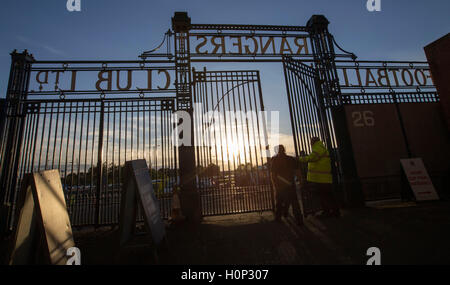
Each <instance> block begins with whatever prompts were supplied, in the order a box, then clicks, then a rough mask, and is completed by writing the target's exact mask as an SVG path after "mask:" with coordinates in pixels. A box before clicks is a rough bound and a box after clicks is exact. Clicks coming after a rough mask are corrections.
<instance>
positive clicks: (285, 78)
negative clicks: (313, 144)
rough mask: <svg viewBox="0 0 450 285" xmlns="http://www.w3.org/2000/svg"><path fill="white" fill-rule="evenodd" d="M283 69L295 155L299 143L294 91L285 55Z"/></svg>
mask: <svg viewBox="0 0 450 285" xmlns="http://www.w3.org/2000/svg"><path fill="white" fill-rule="evenodd" d="M283 70H284V82H285V83H286V92H287V97H288V104H289V116H290V118H291V128H292V132H293V134H292V135H293V137H294V148H295V155H296V156H298V155H299V153H298V144H297V130H296V128H295V123H294V114H293V110H292V106H293V105H292V99H291V97H292V91H291V88H290V81H289V80H288V79H289V77H288V72H289V71H288V70H287V66H286V57H283Z"/></svg>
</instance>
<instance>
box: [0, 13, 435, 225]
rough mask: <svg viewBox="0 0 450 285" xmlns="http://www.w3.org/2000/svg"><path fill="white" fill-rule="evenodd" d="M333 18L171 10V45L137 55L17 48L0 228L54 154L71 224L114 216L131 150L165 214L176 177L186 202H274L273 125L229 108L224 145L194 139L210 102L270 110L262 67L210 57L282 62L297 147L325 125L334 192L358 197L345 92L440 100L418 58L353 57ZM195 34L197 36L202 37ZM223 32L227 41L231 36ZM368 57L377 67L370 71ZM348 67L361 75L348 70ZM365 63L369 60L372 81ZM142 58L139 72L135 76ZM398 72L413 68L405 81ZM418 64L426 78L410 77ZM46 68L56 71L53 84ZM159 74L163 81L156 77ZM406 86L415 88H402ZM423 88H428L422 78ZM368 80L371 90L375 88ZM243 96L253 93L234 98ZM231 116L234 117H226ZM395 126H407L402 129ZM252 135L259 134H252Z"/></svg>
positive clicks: (190, 208)
mask: <svg viewBox="0 0 450 285" xmlns="http://www.w3.org/2000/svg"><path fill="white" fill-rule="evenodd" d="M328 24H329V22H328V21H327V20H326V18H325V17H324V16H320V15H314V16H312V17H311V19H310V20H309V21H308V23H307V25H306V26H275V25H227V24H192V23H191V20H190V18H189V17H188V15H187V13H178V12H177V13H175V16H174V17H173V18H172V30H169V32H168V33H167V34H166V35H165V41H164V42H163V44H164V43H166V47H167V51H166V52H165V53H157V52H155V51H157V49H155V50H152V51H151V52H144V53H143V54H141V55H140V58H141V59H140V60H135V61H102V60H99V61H37V60H35V59H34V58H33V57H32V56H30V55H29V54H28V53H27V52H24V53H21V54H18V53H15V52H14V53H13V54H12V65H11V76H10V81H9V84H8V94H7V98H6V101H5V102H4V103H2V106H4V107H2V108H3V110H2V112H1V116H2V118H1V120H0V122H2V125H1V126H0V130H1V133H2V140H1V142H0V143H1V144H0V147H1V148H0V155H1V156H0V187H1V188H2V190H1V191H2V192H1V193H0V198H1V203H2V217H7V218H5V219H2V223H3V225H2V228H3V229H5V228H7V229H10V228H11V226H12V223H13V213H14V210H15V208H14V207H15V206H14V205H15V201H16V196H17V195H16V194H17V191H18V189H19V187H20V182H21V177H22V176H23V174H24V173H25V172H28V171H34V170H42V169H47V168H51V167H56V168H58V169H60V171H61V170H62V173H63V175H62V179H63V182H65V183H64V184H65V187H66V192H67V193H66V194H67V195H66V199H68V200H67V202H68V203H67V204H68V205H70V204H71V203H70V199H71V197H72V194H74V193H75V197H77V195H78V197H80V199H79V200H78V199H76V200H77V201H79V202H76V203H74V206H73V208H72V209H71V211H72V214H71V215H72V219H73V222H74V224H77V223H79V224H80V225H81V224H83V225H84V224H96V225H99V224H111V223H112V224H114V223H116V222H117V216H118V204H117V202H118V201H119V200H118V189H119V187H120V181H121V164H122V163H123V162H124V160H126V159H128V158H130V159H135V158H146V159H147V161H149V162H150V163H149V164H150V165H151V167H152V168H153V170H152V176H153V178H154V180H155V183H156V185H155V188H157V189H160V190H161V191H160V193H159V195H158V197H159V198H160V201H161V203H162V204H161V205H162V206H161V209H162V215H163V217H168V216H169V215H170V203H171V202H170V195H171V188H172V187H174V185H176V184H179V185H180V186H181V189H182V193H183V195H184V198H183V199H182V207H183V208H184V210H186V213H187V214H188V215H189V216H191V215H192V214H193V213H194V212H195V210H196V209H197V210H198V209H199V208H200V207H202V205H203V207H202V209H203V214H204V215H214V214H229V213H237V212H246V211H262V210H271V209H272V208H273V194H272V190H271V188H270V183H268V182H267V177H268V174H267V156H263V155H262V153H264V152H265V151H266V150H267V148H273V147H274V146H273V145H272V146H268V145H267V144H264V143H261V141H264V139H265V137H264V136H265V135H264V132H265V131H267V129H266V127H267V126H264V122H265V120H264V119H259V118H257V119H256V120H254V121H252V120H251V119H245V120H244V121H245V122H244V123H243V121H242V120H241V121H240V122H238V120H235V122H234V124H232V127H231V128H229V127H226V125H227V124H222V123H221V122H217V124H216V126H215V128H214V127H213V129H212V134H213V135H214V134H216V135H223V138H225V140H221V139H219V140H221V141H220V143H224V142H225V143H226V145H227V146H226V147H225V148H223V147H222V149H221V150H219V149H217V148H215V149H214V150H213V149H212V147H210V146H207V147H204V146H202V145H195V143H198V142H202V141H204V140H205V139H207V138H209V139H210V138H211V136H210V134H206V135H205V134H204V130H205V128H210V125H214V124H209V122H208V123H207V124H204V121H205V118H206V119H208V120H209V119H210V118H209V117H208V116H206V115H204V114H205V113H207V112H208V111H215V110H219V111H243V110H244V111H247V110H251V111H264V103H263V97H262V91H261V85H260V81H259V80H260V79H259V73H258V72H257V71H250V70H248V71H247V70H241V71H206V70H203V71H195V70H193V69H192V66H191V65H192V64H204V63H213V62H217V63H218V62H221V63H223V62H227V63H242V62H244V63H265V62H278V63H283V66H284V72H285V82H286V90H287V93H288V99H289V108H290V109H289V110H290V116H291V129H292V134H293V142H294V145H295V151H296V154H297V155H298V154H300V151H301V150H303V151H306V152H308V151H309V144H308V140H309V136H313V135H314V136H319V137H321V138H322V139H323V140H324V141H325V143H326V145H327V147H328V148H329V150H330V153H331V155H332V157H333V160H334V163H333V167H334V168H335V169H334V171H333V172H334V176H335V181H336V182H337V186H338V189H339V191H340V196H341V200H342V201H343V202H344V203H347V204H361V203H362V202H363V198H362V191H361V187H359V186H360V185H359V182H360V176H361V173H360V168H358V169H357V165H358V163H355V158H354V151H353V149H354V146H355V140H353V139H352V136H351V132H352V128H353V126H352V125H351V124H349V120H348V118H349V116H348V114H347V112H348V109H349V108H347V106H348V105H353V104H355V102H356V101H357V104H360V103H361V102H363V103H367V102H369V101H370V102H369V103H373V100H375V99H376V103H380V104H385V103H390V102H391V101H392V102H394V104H396V107H398V105H397V104H398V103H403V102H409V101H408V100H409V99H408V100H406V99H405V98H406V97H408V98H410V99H411V98H413V101H414V102H416V103H425V101H426V100H428V99H430V98H431V99H430V101H432V102H433V103H436V102H438V101H439V97H438V95H437V93H436V91H435V90H434V86H433V84H432V83H431V84H429V83H428V82H429V81H430V80H431V78H430V80H428V79H427V76H426V74H424V71H425V70H427V69H428V65H427V63H426V62H420V63H417V62H415V63H411V62H401V63H399V62H388V61H385V62H363V61H356V57H355V55H354V54H351V53H348V52H346V51H344V50H342V49H341V48H340V47H339V46H338V45H337V44H336V42H335V40H334V38H333V36H332V35H331V34H330V33H329V31H328ZM192 40H197V41H198V42H197V45H196V46H195V45H192ZM172 43H173V45H172ZM227 43H228V44H227ZM163 44H161V45H160V47H162V46H163ZM230 44H231V45H230ZM230 46H231V47H232V48H234V50H232V51H230V50H229V49H227V47H228V48H229V47H230ZM335 47H336V48H337V49H338V50H339V51H340V52H336V51H335ZM374 66H375V67H374ZM408 66H409V67H408ZM374 68H375V69H376V73H375V74H376V75H377V76H378V78H375V75H374V73H373V72H371V71H370V70H371V69H374ZM350 69H353V70H355V75H353V76H351V75H349V72H348V71H349V70H350ZM361 70H365V71H366V82H362V81H363V79H361V74H360V71H361ZM428 70H429V69H428ZM85 71H86V72H87V71H91V72H92V71H94V72H97V74H96V76H94V77H95V80H96V82H94V83H95V85H93V86H95V87H92V88H90V89H89V88H81V89H80V88H76V87H77V86H78V85H77V84H78V83H79V81H80V80H81V79H80V74H81V73H82V72H85ZM137 72H141V73H142V74H141V75H140V76H141V79H142V78H143V79H142V80H143V82H146V84H147V85H138V86H135V85H133V79H132V78H135V77H133V76H135V73H137ZM171 72H172V73H171ZM395 72H400V73H398V74H400V75H401V76H403V77H406V78H407V79H408V80H407V82H406V83H405V84H403V85H402V84H401V82H400V83H399V81H398V79H399V78H398V76H397V73H395ZM388 73H389V74H388ZM124 74H127V77H126V78H127V79H126V80H124V79H123V76H124ZM421 74H424V75H423V76H424V77H423V78H422V77H419V78H420V80H422V81H420V80H418V82H414V76H416V77H417V76H422V75H421ZM48 76H53V78H54V81H53V82H52V83H51V84H50V83H49V82H50V81H49V80H48V78H49V77H48ZM64 76H66V77H67V78H66V79H65V80H66V81H65V82H66V86H65V87H62V85H63V83H62V82H63V79H62V78H63V77H64ZM121 76H122V77H121ZM156 76H159V77H160V80H162V81H161V82H159V83H153V84H152V79H154V77H156ZM389 76H392V78H391V79H392V80H391V81H389ZM408 76H410V77H408ZM120 77H121V78H122V80H120ZM171 78H172V79H174V80H173V81H174V82H172V81H170V79H171ZM394 79H395V81H394ZM409 79H410V80H411V81H409ZM84 80H85V79H83V81H84ZM352 80H353V83H351V82H352ZM355 80H356V83H355ZM423 80H425V83H423ZM30 83H34V84H35V88H34V89H33V88H30ZM114 83H115V84H114ZM394 83H395V84H394ZM46 88H47V89H46ZM405 88H406V89H408V90H409V93H406V92H402V91H401V89H405ZM414 88H416V90H415V91H414V90H413V91H411V90H412V89H414ZM425 88H430V89H431V90H429V91H428V92H424V91H423V89H425ZM358 89H359V91H357V92H356V93H357V94H355V91H354V90H358ZM346 90H351V92H346ZM366 90H371V91H374V92H375V93H373V94H372V95H374V96H370V95H371V94H369V93H366ZM380 90H381V91H380ZM383 90H384V91H383ZM386 90H389V91H388V92H386ZM387 93H388V94H387ZM149 96H151V97H149ZM399 96H400V97H399ZM401 96H406V97H401ZM232 98H234V99H237V98H241V99H242V101H241V103H240V104H238V105H239V106H237V107H236V106H235V105H233V104H231V101H228V100H231V99H232ZM243 98H248V99H249V100H248V101H246V102H245V103H242V102H243ZM355 98H356V99H357V100H356V101H355ZM390 98H394V99H392V100H391V99H390ZM371 100H372V101H371ZM390 100H391V101H390ZM402 100H403V101H402ZM405 100H406V101H405ZM250 102H252V104H251V105H249V104H250ZM195 103H203V111H204V112H201V113H200V114H199V115H198V114H197V113H195V112H194V111H195ZM247 103H249V104H247ZM239 109H240V110H239ZM400 109H401V107H398V108H397V113H400V112H399V111H398V110H400ZM175 111H187V112H188V113H189V114H190V115H191V116H193V119H194V120H193V124H192V126H193V127H192V128H191V138H192V141H191V145H189V146H175V145H173V144H172V140H170V139H169V138H170V136H171V131H172V130H173V125H174V124H177V123H179V122H175V121H172V116H171V115H172V113H173V112H175ZM196 115H197V116H198V117H195V116H196ZM152 116H154V119H152ZM350 116H352V115H350ZM226 118H227V117H223V122H225V119H226ZM398 119H399V121H401V116H400V117H399V118H398ZM94 121H95V122H94ZM227 122H231V121H230V120H229V119H227ZM255 122H256V126H255ZM128 123H130V124H128ZM238 127H241V130H237V131H233V129H236V128H238ZM357 127H361V125H358V126H357ZM363 127H366V126H363ZM402 132H403V137H406V135H405V134H406V132H407V131H406V130H403V131H402ZM58 133H59V135H58ZM263 138H264V139H263ZM252 139H253V140H254V141H255V143H254V145H251V146H248V145H249V144H250V143H249V142H250V141H251V140H252ZM405 141H407V140H405ZM213 142H214V144H217V142H218V141H217V140H216V139H215V140H213ZM406 144H408V143H406ZM83 156H84V157H83ZM125 156H126V157H125ZM66 157H67V158H66ZM88 158H89V159H88ZM357 159H358V158H357ZM105 163H106V164H105ZM111 163H112V164H111ZM110 164H111V165H110ZM89 169H91V171H90V172H89ZM95 169H96V170H95ZM74 171H75V172H76V173H74ZM96 173H97V174H96ZM397 174H398V173H397ZM397 174H396V175H397ZM89 176H90V178H89ZM96 177H101V179H96ZM370 179H372V177H370ZM370 179H369V180H370ZM248 181H251V182H250V183H249V182H248ZM81 182H83V183H81ZM158 183H159V184H158ZM81 184H82V185H81ZM246 184H252V185H246ZM158 185H160V186H158ZM86 189H87V190H86ZM217 189H219V190H217ZM220 189H222V190H220ZM110 190H111V191H110ZM240 192H241V193H240ZM375 196H376V195H375ZM218 197H219V198H218ZM199 201H201V203H199ZM86 205H87V206H86ZM75 209H78V210H75ZM103 213H105V214H103Z"/></svg>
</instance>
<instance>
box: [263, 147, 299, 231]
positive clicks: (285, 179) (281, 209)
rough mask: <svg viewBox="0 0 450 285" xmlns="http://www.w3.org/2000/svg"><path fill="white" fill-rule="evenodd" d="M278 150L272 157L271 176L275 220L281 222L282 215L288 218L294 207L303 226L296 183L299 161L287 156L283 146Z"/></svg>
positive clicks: (296, 216)
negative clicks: (290, 210)
mask: <svg viewBox="0 0 450 285" xmlns="http://www.w3.org/2000/svg"><path fill="white" fill-rule="evenodd" d="M277 148H278V153H277V155H275V156H274V157H272V159H271V163H270V174H271V179H272V184H273V186H274V188H275V193H276V204H275V219H276V220H277V221H280V220H281V216H282V215H283V216H284V217H287V216H288V212H289V207H290V205H292V211H293V212H294V216H295V219H296V220H297V224H298V225H302V224H303V216H302V214H301V212H300V204H299V202H298V198H297V192H296V188H295V181H294V177H295V174H296V169H297V166H298V161H297V160H296V159H295V158H294V157H292V156H288V155H286V150H285V148H284V146H283V145H279V146H278V147H277ZM275 151H276V150H275Z"/></svg>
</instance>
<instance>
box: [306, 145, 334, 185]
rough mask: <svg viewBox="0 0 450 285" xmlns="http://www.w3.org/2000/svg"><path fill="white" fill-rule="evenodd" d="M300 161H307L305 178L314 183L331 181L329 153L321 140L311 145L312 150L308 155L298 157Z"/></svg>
mask: <svg viewBox="0 0 450 285" xmlns="http://www.w3.org/2000/svg"><path fill="white" fill-rule="evenodd" d="M300 161H301V162H307V163H308V175H307V177H306V180H307V181H308V182H315V183H332V182H333V177H332V175H331V161H330V154H329V153H328V150H327V148H326V147H325V146H324V145H323V143H322V142H321V141H317V142H315V143H314V144H313V146H312V152H311V153H310V154H309V155H308V156H304V157H300Z"/></svg>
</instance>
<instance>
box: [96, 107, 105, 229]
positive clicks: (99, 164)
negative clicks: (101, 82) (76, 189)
mask: <svg viewBox="0 0 450 285" xmlns="http://www.w3.org/2000/svg"><path fill="white" fill-rule="evenodd" d="M104 120H105V100H103V99H102V100H101V107H100V122H99V123H100V127H99V135H98V152H97V189H96V190H97V191H96V197H95V198H96V200H95V226H96V227H98V226H100V223H101V222H102V220H101V218H100V205H101V204H100V198H101V197H100V194H101V189H102V187H103V129H104Z"/></svg>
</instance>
